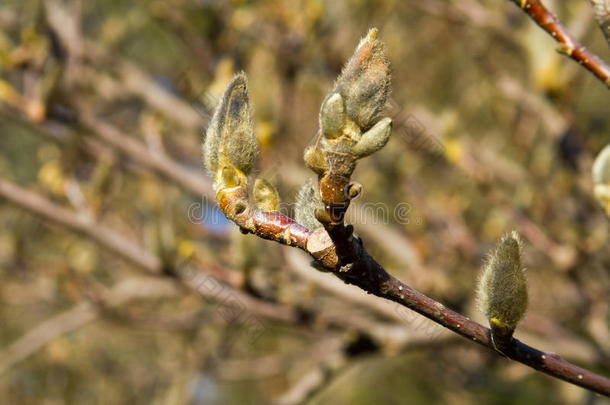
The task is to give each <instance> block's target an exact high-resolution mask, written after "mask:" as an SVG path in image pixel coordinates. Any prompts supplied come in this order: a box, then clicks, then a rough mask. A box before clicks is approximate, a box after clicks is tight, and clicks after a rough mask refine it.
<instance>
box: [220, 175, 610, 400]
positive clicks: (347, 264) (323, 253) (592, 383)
mask: <svg viewBox="0 0 610 405" xmlns="http://www.w3.org/2000/svg"><path fill="white" fill-rule="evenodd" d="M336 187H337V188H339V187H342V185H336ZM218 197H219V198H218V204H219V206H220V208H221V209H222V211H223V212H225V214H226V215H227V217H228V218H229V219H231V220H232V221H234V222H235V223H236V224H237V225H238V226H239V227H240V228H241V229H242V231H244V232H251V233H253V234H256V235H258V236H259V237H262V238H264V239H270V240H275V241H276V242H279V243H282V244H285V245H289V246H294V247H298V248H300V249H302V250H304V251H306V252H308V253H309V254H310V255H311V256H312V257H313V258H314V259H316V260H317V261H318V263H319V264H320V265H321V266H323V267H324V268H325V269H326V270H327V271H330V272H332V273H333V274H335V276H337V277H339V278H340V279H341V280H343V281H344V282H345V283H348V284H354V285H356V286H358V287H360V288H361V289H362V290H364V291H366V292H367V293H369V294H373V295H376V296H378V297H382V298H386V299H389V300H391V301H394V302H397V303H399V304H400V305H402V306H405V307H407V308H409V309H412V310H413V311H415V312H418V313H419V314H421V315H423V316H425V317H427V318H429V319H431V320H432V321H434V322H436V323H438V324H440V325H442V326H444V327H445V328H447V329H450V330H451V331H453V332H455V333H457V334H459V335H461V336H463V337H465V338H467V339H470V340H472V341H474V342H476V343H479V344H480V345H482V346H485V347H487V348H489V349H491V350H494V345H493V343H492V341H491V339H490V330H489V329H488V328H486V327H484V326H482V325H480V324H478V323H477V322H474V321H472V320H470V319H469V318H467V317H465V316H464V315H462V314H459V313H457V312H455V311H453V310H451V309H449V308H447V307H445V306H444V305H443V304H441V303H440V302H437V301H435V300H433V299H432V298H429V297H427V296H426V295H424V294H422V293H420V292H419V291H417V290H415V289H413V288H411V287H409V286H408V285H406V284H404V283H403V282H401V281H400V280H398V279H397V278H395V277H394V276H392V275H391V274H389V273H387V272H386V270H385V269H384V268H383V267H382V266H381V265H380V264H379V263H377V262H376V261H375V260H374V259H373V258H372V257H371V256H370V255H369V254H368V252H367V251H366V249H365V248H364V246H363V245H362V241H361V240H360V239H357V238H354V237H353V236H352V235H351V232H349V231H348V230H345V227H344V226H343V223H342V222H339V223H337V222H335V223H334V224H332V229H331V232H330V233H332V235H329V232H327V230H325V229H324V228H319V229H317V230H315V231H313V232H312V231H310V230H308V229H307V228H305V227H303V226H302V225H300V224H298V223H297V222H295V221H294V220H293V219H291V218H288V217H286V216H284V215H283V214H281V213H279V212H277V211H274V212H266V211H261V210H258V209H255V208H252V207H250V206H245V207H244V206H243V201H244V197H245V190H244V189H243V188H242V187H236V188H234V189H231V190H230V191H227V190H225V192H223V193H219V196H218ZM340 227H343V230H341V229H340ZM338 246H341V249H339V248H338ZM344 252H346V253H347V255H345V254H344ZM504 353H505V355H506V356H507V357H508V358H510V359H513V360H515V361H518V362H520V363H523V364H525V365H528V366H530V367H532V368H534V369H536V370H539V371H542V372H543V373H546V374H548V375H551V376H553V377H556V378H559V379H561V380H564V381H567V382H571V383H573V384H575V385H578V386H581V387H584V388H587V389H589V390H592V391H595V392H597V393H600V394H603V395H607V396H610V379H609V378H606V377H604V376H601V375H598V374H595V373H593V372H592V371H589V370H586V369H583V368H581V367H578V366H576V365H574V364H571V363H570V362H568V361H566V360H564V359H562V358H561V357H559V356H557V355H556V354H554V353H547V352H543V351H540V350H538V349H535V348H533V347H530V346H528V345H526V344H524V343H522V342H520V341H519V340H517V339H513V340H512V341H511V343H510V345H509V346H508V347H507V348H506V349H505V350H504Z"/></svg>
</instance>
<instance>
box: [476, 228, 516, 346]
mask: <svg viewBox="0 0 610 405" xmlns="http://www.w3.org/2000/svg"><path fill="white" fill-rule="evenodd" d="M521 249H522V242H521V239H520V237H519V234H518V233H517V232H515V231H513V232H511V233H510V234H507V235H505V236H504V237H503V238H502V239H501V241H500V243H499V244H498V246H497V247H496V249H495V250H494V251H493V252H492V253H491V254H490V255H489V258H488V260H487V263H486V264H485V266H484V267H483V271H482V273H481V276H480V278H479V285H478V289H477V299H478V304H479V309H480V310H481V312H483V314H485V316H486V317H487V319H488V321H489V323H490V326H491V330H492V334H493V335H496V336H500V337H505V338H506V337H508V338H510V336H512V334H513V332H514V330H515V328H516V327H517V324H518V323H519V321H520V320H521V318H523V315H524V314H525V310H526V309H527V285H526V279H525V273H524V271H523V265H522V263H521Z"/></svg>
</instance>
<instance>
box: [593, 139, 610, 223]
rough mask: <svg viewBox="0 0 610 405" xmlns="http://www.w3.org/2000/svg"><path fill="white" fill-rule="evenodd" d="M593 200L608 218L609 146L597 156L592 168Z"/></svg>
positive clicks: (609, 209)
mask: <svg viewBox="0 0 610 405" xmlns="http://www.w3.org/2000/svg"><path fill="white" fill-rule="evenodd" d="M591 171H592V174H593V183H594V187H595V188H594V189H593V193H594V194H595V198H597V201H599V203H600V204H601V205H602V207H603V208H604V209H605V210H606V215H608V216H609V217H610V144H608V145H606V147H605V148H604V149H602V151H601V152H600V153H599V155H597V158H595V162H594V163H593V168H592V170H591Z"/></svg>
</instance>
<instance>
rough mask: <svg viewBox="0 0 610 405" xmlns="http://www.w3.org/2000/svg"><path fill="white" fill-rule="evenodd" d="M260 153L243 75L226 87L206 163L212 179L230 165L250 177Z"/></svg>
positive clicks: (210, 135)
mask: <svg viewBox="0 0 610 405" xmlns="http://www.w3.org/2000/svg"><path fill="white" fill-rule="evenodd" d="M257 154H258V142H257V139H256V134H255V132H254V123H253V122H252V112H251V108H250V100H249V98H248V83H247V78H246V75H245V73H244V72H240V73H238V74H237V75H235V77H234V78H233V79H232V80H231V82H230V83H229V84H228V85H227V87H226V89H225V91H224V93H223V95H222V98H221V100H220V102H219V103H218V106H217V107H216V111H215V112H214V115H213V117H212V121H211V122H210V125H209V126H208V129H207V131H206V137H205V140H204V143H203V161H204V164H205V166H206V168H207V169H208V172H209V173H210V175H212V176H215V175H216V173H217V172H218V170H219V169H221V165H224V164H227V163H230V164H232V165H233V166H234V167H236V168H237V169H239V170H241V171H242V172H243V173H245V174H248V173H249V172H250V171H251V170H252V167H253V166H254V163H255V161H256V156H257Z"/></svg>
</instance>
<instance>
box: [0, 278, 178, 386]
mask: <svg viewBox="0 0 610 405" xmlns="http://www.w3.org/2000/svg"><path fill="white" fill-rule="evenodd" d="M177 291H178V290H177V289H176V285H175V284H174V283H173V282H171V281H169V280H159V279H154V278H150V277H148V278H144V277H138V278H132V279H127V280H124V281H121V282H119V283H118V284H117V285H116V286H114V287H113V288H112V289H111V290H110V291H108V292H107V293H106V294H104V297H99V301H98V302H92V301H90V300H87V301H83V302H81V303H79V304H77V305H75V306H74V307H72V308H70V309H69V310H67V311H64V312H62V313H60V314H58V315H55V316H53V317H52V318H50V319H48V320H46V321H45V322H43V323H41V324H40V325H38V326H36V327H35V328H34V329H32V330H30V331H29V332H27V333H26V334H25V335H23V336H21V337H20V338H19V339H17V340H16V341H15V342H13V343H11V344H10V345H9V346H8V347H6V348H5V349H4V350H0V375H1V374H2V373H4V372H6V371H8V370H9V369H10V368H11V367H13V366H14V365H15V364H17V363H19V362H21V361H23V360H25V359H26V358H28V357H29V356H31V355H32V354H34V353H36V352H37V351H38V350H40V349H42V348H43V347H44V346H45V345H47V344H48V343H50V342H52V341H53V340H55V339H57V338H58V337H60V336H62V335H65V334H67V333H70V332H73V331H75V330H77V329H80V328H82V327H83V326H85V325H87V324H88V323H90V322H91V321H93V320H95V319H96V318H97V317H98V316H99V315H100V313H101V312H102V311H103V310H104V309H105V308H115V307H118V306H120V305H123V304H125V303H127V302H129V301H132V300H135V299H142V298H147V299H150V298H163V297H171V296H175V295H176V292H177Z"/></svg>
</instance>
